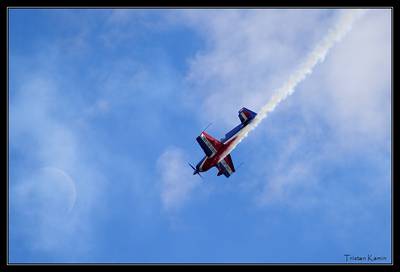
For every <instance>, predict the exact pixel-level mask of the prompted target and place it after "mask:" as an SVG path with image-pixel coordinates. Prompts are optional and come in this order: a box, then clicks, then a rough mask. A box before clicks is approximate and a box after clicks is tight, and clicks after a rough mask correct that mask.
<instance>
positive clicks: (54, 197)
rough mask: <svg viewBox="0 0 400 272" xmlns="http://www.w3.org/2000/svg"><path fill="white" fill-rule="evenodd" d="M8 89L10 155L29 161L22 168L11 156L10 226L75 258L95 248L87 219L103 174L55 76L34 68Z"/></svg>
mask: <svg viewBox="0 0 400 272" xmlns="http://www.w3.org/2000/svg"><path fill="white" fill-rule="evenodd" d="M13 76H15V75H13ZM10 92H12V95H11V97H10V120H9V121H10V124H9V126H10V154H11V156H12V157H14V156H17V157H20V158H23V160H24V161H26V164H25V167H24V168H21V167H20V165H18V168H16V167H17V165H16V164H17V163H15V162H14V161H13V160H11V161H10V171H11V174H10V208H11V218H12V220H11V225H10V231H11V233H14V234H15V235H17V236H22V237H24V241H25V243H26V245H27V247H28V248H30V249H31V250H34V251H39V252H44V253H50V252H51V253H53V255H52V256H58V257H59V259H58V261H59V260H68V261H73V260H74V259H76V258H78V257H79V256H80V254H82V253H83V252H85V251H86V250H88V249H89V248H90V247H91V245H90V241H91V239H92V237H91V226H90V223H89V222H90V221H89V220H88V219H89V217H90V216H89V215H90V214H91V213H92V212H93V208H94V207H95V206H94V203H95V202H97V201H98V198H100V197H101V190H102V189H101V188H103V186H104V178H103V177H102V175H101V174H100V173H99V172H98V171H97V170H96V167H95V166H94V165H93V163H92V162H90V161H89V160H87V157H86V156H87V153H86V151H85V150H86V149H85V147H84V146H83V145H82V144H81V143H80V135H79V133H78V131H77V130H76V129H75V127H74V124H73V121H71V120H70V119H68V118H67V119H66V118H65V116H63V112H62V111H60V109H61V108H62V107H65V106H66V104H68V102H67V99H66V98H65V96H64V95H63V94H61V92H60V86H59V84H58V83H57V82H56V81H55V79H54V78H51V77H49V76H48V74H47V73H46V72H45V71H36V72H35V73H33V74H31V75H30V76H25V77H24V84H22V85H20V86H19V87H16V88H14V87H13V86H11V89H10ZM69 106H70V108H74V106H73V105H69ZM16 154H18V155H16ZM14 163H15V164H14ZM46 167H47V168H48V167H50V168H52V169H58V171H59V172H60V173H65V174H64V177H63V175H60V174H58V175H57V174H54V173H51V172H48V171H47V172H46V170H45V169H46ZM65 176H70V177H72V178H71V180H72V183H71V181H69V179H68V178H65ZM71 186H72V187H71ZM75 190H76V191H75ZM75 198H76V199H75ZM75 201H76V202H75ZM73 203H75V204H73ZM99 205H100V206H101V203H97V204H96V207H100V206H99ZM69 207H70V208H71V209H70V210H69ZM13 247H17V245H15V244H12V245H11V248H13ZM11 261H13V260H11ZM15 261H18V260H15ZM37 261H40V259H38V260H37Z"/></svg>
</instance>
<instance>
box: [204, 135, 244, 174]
mask: <svg viewBox="0 0 400 272" xmlns="http://www.w3.org/2000/svg"><path fill="white" fill-rule="evenodd" d="M235 139H236V137H235V138H231V139H230V140H229V141H227V142H225V145H224V146H223V147H222V148H221V149H219V150H218V151H217V153H216V154H215V155H214V156H212V157H207V156H204V158H203V159H201V160H200V162H199V163H198V164H197V165H196V169H197V170H198V171H199V172H206V171H208V170H209V169H210V168H212V167H214V166H216V165H217V164H218V163H219V162H220V161H222V160H223V159H224V158H225V157H226V156H227V155H228V154H230V153H231V151H232V147H233V146H234V144H235Z"/></svg>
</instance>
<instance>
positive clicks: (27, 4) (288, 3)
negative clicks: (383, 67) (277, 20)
mask: <svg viewBox="0 0 400 272" xmlns="http://www.w3.org/2000/svg"><path fill="white" fill-rule="evenodd" d="M275 1H276V2H275ZM275 1H272V2H271V1H269V2H268V3H261V4H257V3H254V2H245V1H240V0H234V1H230V4H231V5H232V6H224V5H215V6H213V5H212V4H211V5H210V3H209V2H208V1H203V2H202V3H199V1H192V3H191V5H189V3H188V2H184V1H176V3H174V4H172V3H170V2H168V1H165V0H150V1H149V0H148V1H146V2H147V3H129V2H127V1H124V0H115V1H113V2H112V3H109V4H108V5H107V4H105V5H99V4H98V3H92V2H91V1H89V0H83V1H77V0H72V1H65V0H64V1H57V3H50V2H49V3H48V4H46V3H45V1H43V0H42V1H36V3H34V2H33V1H29V0H18V1H17V0H12V1H11V0H9V1H8V0H5V1H2V0H0V7H1V9H0V10H1V11H0V18H1V30H2V34H3V37H5V39H2V41H6V42H5V43H4V42H2V43H1V52H2V53H3V57H4V58H2V59H3V60H6V61H5V63H4V64H3V65H2V67H4V68H5V73H2V76H3V80H2V81H1V82H2V83H4V84H5V90H6V91H5V93H4V94H3V95H4V96H5V99H4V102H3V103H4V104H3V105H4V106H5V110H6V115H5V116H6V154H7V157H6V171H5V172H4V173H5V175H6V182H3V184H2V189H3V190H2V197H1V199H2V200H3V201H2V204H4V202H5V205H4V206H3V208H2V209H1V216H2V218H5V220H4V221H2V222H5V225H6V226H5V228H4V229H5V230H6V231H5V232H3V233H2V235H1V236H0V237H2V241H3V238H5V241H4V243H3V242H1V251H0V258H1V261H0V271H8V270H14V269H20V268H34V269H41V270H47V271H48V270H53V269H68V270H70V269H71V268H72V269H76V268H83V269H87V268H93V269H96V270H97V269H100V270H101V269H107V270H108V269H110V268H111V269H120V268H128V269H129V268H135V267H136V266H141V265H145V266H162V265H166V266H176V265H180V266H181V265H184V266H210V265H212V266H265V267H271V268H272V267H274V268H280V269H287V268H289V267H299V266H300V267H301V268H307V269H311V270H316V269H317V270H320V269H321V268H322V269H324V270H325V269H331V268H333V269H336V268H338V269H342V268H345V267H346V268H350V269H355V270H359V271H365V270H371V269H379V270H381V269H385V270H392V271H400V265H399V259H400V254H399V251H398V241H397V240H398V234H397V231H398V229H399V225H398V223H397V221H396V220H397V219H398V217H397V215H396V214H395V211H396V212H398V211H399V210H398V208H397V207H398V200H397V199H396V197H395V195H396V196H397V195H398V186H397V185H395V182H394V181H395V178H394V174H395V167H394V166H395V165H394V120H395V118H394V106H395V103H394V99H395V95H394V93H395V92H394V87H395V86H396V85H395V84H394V81H395V74H394V48H395V44H396V42H395V30H397V29H396V27H395V26H396V25H398V23H397V24H396V19H395V14H397V10H398V2H397V3H396V1H395V0H392V1H387V0H383V1H379V0H377V1H375V0H364V1H362V3H360V2H359V1H357V0H350V1H344V0H336V1H329V2H325V4H326V5H321V3H317V1H315V0H307V1H301V2H302V3H299V1H296V0H281V1H279V3H278V0H275ZM333 2H336V3H333ZM171 4H172V5H171ZM193 4H194V5H193ZM214 4H215V3H214ZM360 4H362V5H360ZM396 4H397V5H396ZM19 8H30V9H36V8H45V9H53V8H71V9H73V8H77V9H78V8H85V9H86V8H90V9H105V8H140V9H141V8H172V9H175V8H176V9H179V8H182V9H185V8H205V9H209V8H211V9H213V8H300V9H302V8H311V9H313V8H364V9H366V8H374V9H375V8H385V9H386V8H390V9H391V10H392V48H391V53H392V69H391V71H392V83H391V87H392V90H391V121H392V133H391V135H392V139H391V150H392V153H391V159H392V160H391V168H392V172H391V174H392V175H391V178H392V186H391V195H392V210H391V212H392V216H391V219H392V230H391V233H392V256H391V260H392V263H391V264H382V263H375V264H374V263H76V264H71V263H54V264H53V263H26V264H25V263H9V255H8V246H9V240H8V238H9V237H8V227H9V218H8V200H9V199H8V189H9V187H8V184H9V176H8V158H9V149H8V137H9V134H8V128H9V127H8V121H9V120H8V92H9V89H8V64H9V63H8V10H9V9H19ZM4 96H3V97H4Z"/></svg>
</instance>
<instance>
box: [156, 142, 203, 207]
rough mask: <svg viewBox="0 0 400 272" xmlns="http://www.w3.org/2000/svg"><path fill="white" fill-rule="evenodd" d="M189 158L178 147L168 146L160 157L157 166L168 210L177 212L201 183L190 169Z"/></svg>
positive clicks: (162, 193)
mask: <svg viewBox="0 0 400 272" xmlns="http://www.w3.org/2000/svg"><path fill="white" fill-rule="evenodd" d="M187 162H188V158H187V156H186V155H185V153H184V151H183V150H182V149H180V148H178V147H174V146H171V147H168V148H167V149H166V150H165V151H164V152H163V153H162V154H161V156H160V157H159V159H158V162H157V166H158V171H159V174H160V177H161V201H162V204H163V208H164V209H165V210H166V211H168V212H175V211H177V210H178V209H179V208H181V207H182V206H183V205H184V204H185V203H186V202H187V201H188V200H189V199H190V198H191V194H192V193H193V192H194V190H195V189H196V187H197V186H198V185H199V184H200V181H199V180H198V179H193V177H192V174H191V172H190V171H189V170H188V171H183V169H188V165H187Z"/></svg>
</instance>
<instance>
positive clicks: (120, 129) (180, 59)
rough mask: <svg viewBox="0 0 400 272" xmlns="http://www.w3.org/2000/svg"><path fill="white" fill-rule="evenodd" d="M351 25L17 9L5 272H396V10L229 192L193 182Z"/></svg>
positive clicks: (12, 22)
mask: <svg viewBox="0 0 400 272" xmlns="http://www.w3.org/2000/svg"><path fill="white" fill-rule="evenodd" d="M341 12H343V11H340V10H333V9H331V10H318V9H313V10H301V9H296V10H290V9H277V10H274V9H270V10H256V9H253V10H235V9H230V10H212V9H209V10H187V9H180V10H173V9H169V10H157V9H153V10H141V9H131V10H129V9H126V10H119V9H110V10H107V9H96V10H91V9H86V10H78V9H75V10H73V9H63V10H57V9H47V10H40V9H34V10H24V9H12V10H10V11H9V80H10V84H9V171H10V172H9V197H10V199H9V204H10V207H9V212H10V213H9V214H10V222H9V261H10V262H18V263H19V262H22V263H24V262H110V263H115V262H118V263H119V262H127V263H137V262H150V263H153V262H196V263H202V262H219V263H221V262H262V263H270V262H283V263H299V262H311V263H326V262H333V263H344V262H345V257H344V255H345V254H350V255H352V256H368V254H372V255H374V256H380V257H386V260H384V261H383V262H390V261H391V218H390V216H391V191H390V190H391V172H390V164H391V128H390V124H391V115H390V110H391V109H390V105H391V89H390V88H391V24H390V23H391V12H390V10H385V9H380V10H369V11H367V12H366V13H365V15H364V16H363V17H362V18H361V19H359V20H358V21H357V22H356V23H355V24H354V26H353V29H352V31H351V32H350V33H349V34H348V35H347V36H346V37H344V38H343V40H342V41H341V42H340V43H338V44H336V45H335V46H334V47H333V48H332V49H331V51H330V52H329V54H328V56H327V57H326V59H325V60H324V62H322V63H320V64H318V65H317V66H316V67H315V69H314V71H313V73H312V74H311V75H309V76H308V77H307V78H306V79H305V80H304V81H303V82H302V83H300V84H299V85H298V86H297V89H296V92H295V93H294V94H293V95H292V96H291V97H289V98H288V99H287V100H286V101H284V102H282V103H281V104H280V105H279V106H278V107H277V108H276V109H275V111H274V112H272V113H271V114H270V115H269V116H268V118H267V119H265V120H264V121H263V123H261V124H260V125H259V126H258V127H257V129H256V130H254V131H252V132H251V133H250V134H249V137H247V138H246V139H245V140H244V141H243V142H242V143H241V144H240V145H239V146H238V147H237V149H235V150H234V151H233V152H232V158H233V162H234V164H235V165H236V167H238V166H239V165H240V163H242V162H243V165H242V166H241V167H240V168H239V169H237V172H236V173H235V174H234V175H232V176H231V177H230V178H229V179H226V178H225V177H217V176H216V170H215V169H212V170H210V171H209V172H207V173H205V174H204V175H203V176H204V177H205V179H204V180H201V179H199V177H197V176H192V169H191V168H190V167H188V165H187V162H191V163H193V164H194V163H197V161H198V160H200V159H201V158H202V156H203V154H202V151H201V149H200V147H199V146H198V145H197V143H196V142H195V137H196V136H197V135H198V134H199V133H200V131H201V130H202V129H203V128H204V127H205V126H206V125H207V124H208V123H209V122H213V125H212V126H211V127H210V128H209V129H208V132H209V133H210V134H211V135H213V136H215V137H216V138H221V137H222V136H223V134H224V133H225V132H226V131H228V130H229V129H231V128H232V127H234V126H236V125H237V124H238V122H239V119H238V117H237V111H238V110H239V109H240V108H241V107H243V106H245V107H247V108H249V109H252V110H253V111H258V110H259V109H260V108H261V107H262V106H263V105H264V104H265V103H266V102H268V99H269V98H270V97H271V95H272V94H273V92H274V90H276V89H277V88H279V87H280V86H281V85H282V84H283V83H284V82H285V81H286V80H287V79H288V77H289V76H290V74H291V73H292V72H293V71H294V70H295V69H296V68H297V67H298V65H299V64H300V63H301V61H303V60H304V59H305V57H306V56H307V53H309V52H310V51H311V50H312V49H313V48H314V46H315V45H316V44H317V43H318V41H319V40H321V39H322V38H323V37H324V35H325V34H326V33H327V31H328V30H329V29H330V27H332V26H333V25H334V24H335V22H336V21H337V20H338V16H339V15H340V13H341ZM365 262H367V263H368V261H365Z"/></svg>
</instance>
